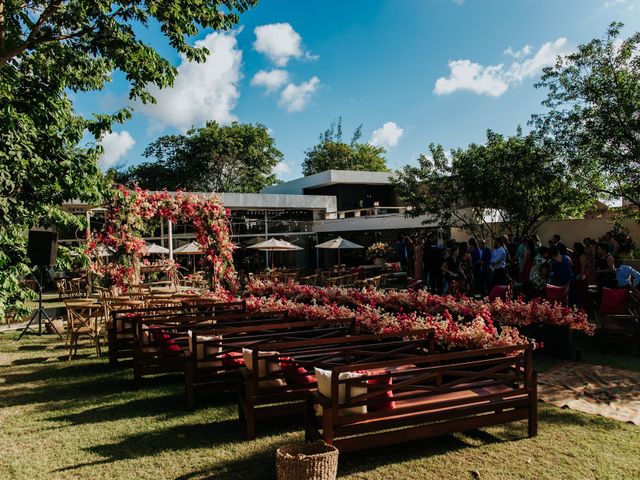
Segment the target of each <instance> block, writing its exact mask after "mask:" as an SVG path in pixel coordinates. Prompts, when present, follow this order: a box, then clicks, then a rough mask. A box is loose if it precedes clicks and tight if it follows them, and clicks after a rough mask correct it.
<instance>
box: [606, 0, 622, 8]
mask: <svg viewBox="0 0 640 480" xmlns="http://www.w3.org/2000/svg"><path fill="white" fill-rule="evenodd" d="M622 3H626V0H607V1H606V2H604V6H605V8H609V7H615V6H616V5H620V4H622Z"/></svg>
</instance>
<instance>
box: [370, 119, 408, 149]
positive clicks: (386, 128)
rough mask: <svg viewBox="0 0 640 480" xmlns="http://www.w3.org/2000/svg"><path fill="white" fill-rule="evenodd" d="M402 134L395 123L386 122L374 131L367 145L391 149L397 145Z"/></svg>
mask: <svg viewBox="0 0 640 480" xmlns="http://www.w3.org/2000/svg"><path fill="white" fill-rule="evenodd" d="M403 134H404V129H403V128H400V127H399V126H398V125H396V123H395V122H387V123H385V124H384V125H383V126H382V127H381V128H378V129H377V130H374V132H373V133H372V134H371V140H369V143H370V144H371V145H373V146H375V147H383V148H392V147H395V146H396V145H397V144H398V142H399V141H400V138H401V137H402V135H403Z"/></svg>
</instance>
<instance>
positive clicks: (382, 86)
mask: <svg viewBox="0 0 640 480" xmlns="http://www.w3.org/2000/svg"><path fill="white" fill-rule="evenodd" d="M613 20H620V21H623V22H624V23H625V25H626V27H625V32H624V33H625V35H627V34H629V33H631V32H632V31H633V30H634V29H637V28H638V25H640V0H386V1H384V0H350V1H346V0H342V1H338V0H306V1H304V2H302V1H298V0H271V1H269V0H263V1H261V2H260V3H259V4H258V6H257V7H256V8H254V9H252V10H251V11H249V12H248V13H246V14H244V15H243V16H242V17H241V21H240V25H239V27H238V28H236V29H235V30H234V31H233V32H230V33H223V34H212V32H203V33H202V34H201V35H199V36H198V37H197V38H195V39H194V42H195V41H200V42H204V44H205V45H207V46H208V47H210V49H212V50H213V53H212V56H211V57H210V59H209V60H208V61H207V62H206V63H205V64H188V63H187V62H186V61H184V59H181V58H180V56H179V55H177V54H176V53H175V52H174V51H172V50H171V49H170V48H169V47H168V46H167V43H166V41H165V40H164V38H163V37H162V35H161V34H160V33H159V32H158V31H156V30H155V29H153V28H152V29H150V30H148V31H143V32H142V35H143V38H144V39H145V41H148V42H149V43H151V44H152V45H153V46H154V47H155V48H157V49H158V50H159V51H160V52H161V53H162V54H163V55H165V56H166V57H167V58H169V59H170V61H171V62H172V63H174V65H176V66H178V67H179V71H180V73H181V75H180V76H179V78H178V79H177V81H176V85H175V86H174V88H173V89H165V90H162V91H159V92H156V97H157V98H158V105H156V106H149V107H142V106H138V105H136V106H135V107H136V109H135V112H134V116H133V118H132V119H131V120H130V121H128V122H126V123H125V124H123V125H116V126H115V128H114V133H113V134H111V135H110V136H109V137H108V138H105V139H104V141H103V144H104V147H105V157H104V159H103V166H105V165H113V164H122V163H126V164H128V165H132V164H136V163H138V162H140V161H142V160H143V157H142V152H143V150H144V148H145V147H146V146H147V145H148V144H149V143H150V142H152V141H153V140H155V139H156V138H157V137H158V136H160V135H163V134H168V133H176V132H181V131H185V130H186V129H187V128H188V127H189V126H190V125H195V126H200V125H203V124H204V122H205V121H206V120H207V119H216V120H218V121H220V122H222V123H228V122H230V121H232V120H238V121H240V122H249V123H255V122H259V123H263V124H264V125H266V126H267V127H268V128H270V129H271V131H272V134H273V136H274V138H275V140H276V144H277V147H278V148H279V149H280V150H281V151H282V152H283V154H284V163H283V164H282V165H279V166H278V173H279V176H280V178H282V179H284V180H287V179H292V178H296V177H297V176H299V175H300V165H301V163H302V160H303V158H304V151H305V150H306V149H307V148H309V147H311V146H312V145H313V144H314V143H316V141H317V138H318V134H319V133H320V132H321V131H323V130H324V129H326V128H327V127H328V126H329V124H330V123H331V121H332V120H333V119H335V118H337V117H338V116H342V117H343V130H344V132H345V137H347V139H349V138H350V136H351V134H352V132H353V130H354V129H355V128H356V127H357V126H358V125H359V124H361V123H362V124H363V140H364V141H370V142H372V143H375V144H378V145H382V146H385V147H386V148H387V151H388V153H387V158H388V164H389V166H390V167H391V168H398V167H400V166H402V165H404V164H406V163H410V162H414V161H415V159H416V158H417V156H418V155H419V154H420V153H424V152H426V151H427V146H428V145H429V143H431V142H435V143H441V144H443V145H444V147H445V148H446V149H450V148H455V147H462V146H465V145H467V144H469V143H471V142H481V141H482V140H483V139H484V135H485V131H486V129H488V128H491V129H493V130H496V131H498V132H501V133H505V134H512V133H514V132H515V128H516V126H517V125H518V124H521V125H523V126H525V125H526V123H527V121H528V119H529V117H530V115H531V114H532V113H534V112H539V111H541V106H540V101H541V99H542V98H543V97H544V92H542V91H539V90H536V89H534V88H533V84H534V83H535V82H536V80H537V79H538V78H539V75H540V71H541V68H542V67H543V66H544V65H547V64H548V63H549V62H550V61H552V60H553V58H554V57H555V55H556V54H562V53H566V52H569V51H571V49H572V48H575V46H576V45H578V44H580V43H584V42H587V41H589V40H590V39H592V38H594V37H600V36H602V35H604V33H605V31H606V28H607V26H608V24H609V23H610V22H611V21H613ZM75 99H76V105H77V108H78V110H79V111H80V112H82V113H83V114H90V113H92V112H112V111H114V110H116V109H117V108H118V107H121V106H124V105H127V103H128V100H127V84H126V81H125V80H124V78H123V77H122V75H120V74H118V73H117V72H115V73H114V75H113V82H112V83H111V84H109V85H108V86H107V88H106V89H105V90H103V91H101V92H98V93H92V94H86V95H77V96H75Z"/></svg>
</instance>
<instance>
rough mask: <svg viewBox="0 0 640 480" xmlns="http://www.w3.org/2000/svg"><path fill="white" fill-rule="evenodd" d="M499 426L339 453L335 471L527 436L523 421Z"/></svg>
mask: <svg viewBox="0 0 640 480" xmlns="http://www.w3.org/2000/svg"><path fill="white" fill-rule="evenodd" d="M502 427H503V428H501V429H500V430H499V432H497V433H489V432H487V431H486V430H471V431H468V432H464V433H460V434H456V435H445V436H441V437H433V438H427V439H424V440H417V441H411V442H406V443H400V444H397V445H391V446H386V447H377V448H371V449H366V450H362V451H358V452H349V453H341V454H340V463H339V467H338V474H339V475H349V474H356V473H360V472H368V471H370V470H374V469H376V468H379V467H384V466H387V465H391V464H396V463H399V462H409V461H412V460H417V459H420V458H425V457H431V456H437V455H444V454H447V453H451V452H452V451H459V450H464V449H468V448H481V447H484V446H486V445H491V444H497V443H505V442H512V441H519V440H524V439H526V438H527V429H526V424H525V423H523V422H517V423H515V424H506V425H503V426H502Z"/></svg>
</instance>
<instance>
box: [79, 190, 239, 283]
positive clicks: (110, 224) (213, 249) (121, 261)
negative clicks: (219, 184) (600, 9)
mask: <svg viewBox="0 0 640 480" xmlns="http://www.w3.org/2000/svg"><path fill="white" fill-rule="evenodd" d="M105 208H106V213H105V222H104V225H103V227H102V229H100V230H99V231H97V232H94V233H93V235H92V238H90V239H89V241H88V243H87V254H88V255H89V256H90V258H92V259H93V261H92V262H91V267H92V272H93V273H95V274H96V275H97V276H98V277H101V278H104V279H105V280H106V281H107V283H108V284H110V285H111V286H114V287H116V288H117V289H119V290H126V289H127V287H128V285H131V284H136V283H139V281H140V258H141V256H142V253H143V251H144V246H145V242H144V240H143V238H142V237H143V236H144V234H145V233H148V232H149V231H152V230H153V229H154V228H155V227H156V226H157V225H158V224H159V222H160V221H162V220H171V221H172V222H173V223H178V222H184V223H191V224H192V225H193V227H194V234H195V237H196V240H197V242H198V243H199V244H200V245H202V248H203V250H204V261H203V269H204V271H205V275H206V278H207V279H208V280H209V283H210V286H211V288H213V289H218V288H220V287H224V288H227V289H230V290H232V291H235V290H236V289H237V286H238V282H237V278H236V273H235V269H234V266H233V248H234V246H233V243H232V242H231V239H230V227H229V220H228V217H229V211H228V210H227V209H225V208H224V206H223V205H222V202H221V201H220V199H219V198H217V197H214V196H211V197H204V196H199V195H192V194H184V193H183V192H180V191H178V192H176V194H175V196H171V195H170V194H169V192H167V191H166V190H165V191H162V192H153V193H150V192H149V191H148V190H143V189H141V188H140V187H138V186H137V185H135V186H134V187H133V189H131V190H129V189H127V188H126V187H124V186H123V185H117V186H116V188H115V189H114V190H113V194H112V196H111V198H110V199H109V200H108V202H107V204H106V205H105ZM99 245H104V246H106V247H109V248H111V249H112V250H113V251H114V253H113V259H114V261H113V262H111V263H106V264H105V263H101V262H100V261H99V259H98V258H97V253H98V250H97V249H98V248H99Z"/></svg>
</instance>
